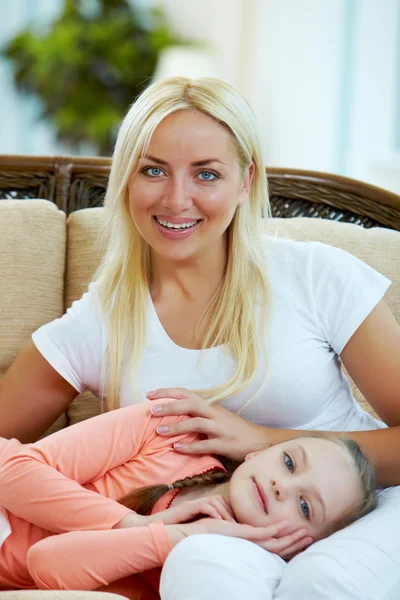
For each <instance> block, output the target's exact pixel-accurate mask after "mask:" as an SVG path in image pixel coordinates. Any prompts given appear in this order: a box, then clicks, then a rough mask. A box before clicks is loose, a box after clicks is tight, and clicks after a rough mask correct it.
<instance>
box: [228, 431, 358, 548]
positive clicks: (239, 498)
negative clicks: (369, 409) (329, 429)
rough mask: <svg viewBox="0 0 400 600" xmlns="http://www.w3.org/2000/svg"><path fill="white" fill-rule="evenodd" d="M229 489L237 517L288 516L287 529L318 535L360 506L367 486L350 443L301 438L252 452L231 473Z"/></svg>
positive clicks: (260, 520) (258, 522)
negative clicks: (347, 445)
mask: <svg viewBox="0 0 400 600" xmlns="http://www.w3.org/2000/svg"><path fill="white" fill-rule="evenodd" d="M229 495H230V504H231V506H232V509H233V511H234V513H235V517H236V519H237V521H238V522H240V523H247V524H250V525H253V526H264V525H267V524H269V523H271V522H275V521H281V520H285V521H288V523H289V525H288V527H287V528H286V529H285V533H291V532H292V531H294V530H296V529H299V528H302V529H306V530H307V535H310V536H311V537H312V538H313V539H314V541H316V540H318V539H321V538H322V537H324V535H326V532H327V531H328V530H329V528H330V526H332V525H333V524H334V523H336V522H337V521H338V520H339V519H340V518H341V517H344V516H345V515H346V514H347V512H348V511H349V510H351V509H352V508H355V507H356V505H357V504H358V502H359V501H360V500H361V497H362V489H361V483H360V481H359V478H358V476H357V472H356V468H355V466H354V465H353V464H352V461H351V457H350V456H349V455H348V453H347V451H346V449H345V448H342V447H341V446H339V445H338V444H336V443H334V442H330V441H327V440H323V439H318V438H298V439H297V440H290V441H287V442H284V443H281V444H277V445H275V446H271V447H270V448H268V449H266V450H263V451H261V452H257V453H253V454H250V455H248V456H247V457H246V460H245V462H244V463H243V464H242V465H240V467H238V469H237V470H236V471H235V472H234V474H233V476H232V479H231V481H230V488H229Z"/></svg>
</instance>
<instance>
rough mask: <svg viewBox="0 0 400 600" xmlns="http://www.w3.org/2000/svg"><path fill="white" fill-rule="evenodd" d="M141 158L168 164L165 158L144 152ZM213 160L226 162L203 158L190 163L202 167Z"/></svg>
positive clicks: (221, 162) (218, 160) (222, 163)
mask: <svg viewBox="0 0 400 600" xmlns="http://www.w3.org/2000/svg"><path fill="white" fill-rule="evenodd" d="M143 160H151V161H152V162H155V163H158V164H160V165H165V166H168V164H169V163H168V162H167V161H166V160H162V159H161V158H157V157H156V156H152V155H151V154H146V156H144V157H143ZM213 162H217V163H220V164H221V165H225V164H226V163H224V161H222V160H220V159H219V158H204V159H202V160H196V161H194V162H192V163H191V165H193V167H204V166H205V165H208V164H210V163H213Z"/></svg>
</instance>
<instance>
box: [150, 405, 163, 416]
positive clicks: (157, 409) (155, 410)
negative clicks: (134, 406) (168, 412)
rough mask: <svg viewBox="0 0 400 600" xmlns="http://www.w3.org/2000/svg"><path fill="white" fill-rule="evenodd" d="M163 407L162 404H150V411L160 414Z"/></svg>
mask: <svg viewBox="0 0 400 600" xmlns="http://www.w3.org/2000/svg"><path fill="white" fill-rule="evenodd" d="M162 410H163V407H162V406H150V412H151V413H152V414H153V415H159V414H160V413H162Z"/></svg>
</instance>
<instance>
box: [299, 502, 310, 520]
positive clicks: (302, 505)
mask: <svg viewBox="0 0 400 600" xmlns="http://www.w3.org/2000/svg"><path fill="white" fill-rule="evenodd" d="M300 508H301V512H302V513H303V515H304V516H305V518H306V519H309V518H310V508H309V506H308V504H307V502H306V501H305V500H303V498H300Z"/></svg>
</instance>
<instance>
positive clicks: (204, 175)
mask: <svg viewBox="0 0 400 600" xmlns="http://www.w3.org/2000/svg"><path fill="white" fill-rule="evenodd" d="M199 177H200V179H201V181H214V179H218V175H216V174H215V173H211V171H201V173H199Z"/></svg>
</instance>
